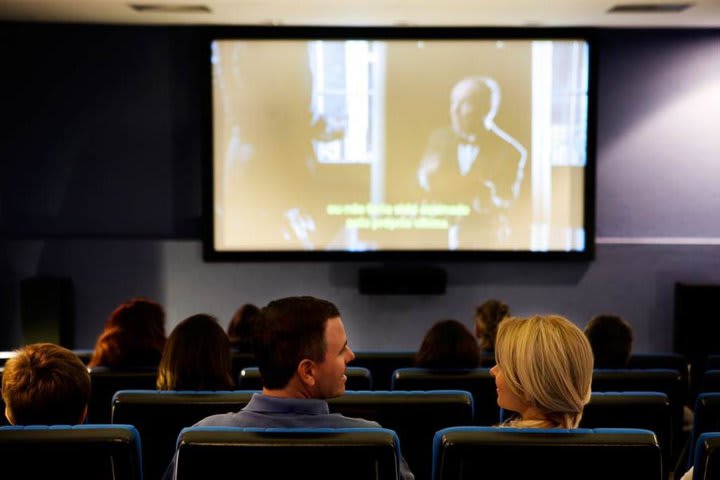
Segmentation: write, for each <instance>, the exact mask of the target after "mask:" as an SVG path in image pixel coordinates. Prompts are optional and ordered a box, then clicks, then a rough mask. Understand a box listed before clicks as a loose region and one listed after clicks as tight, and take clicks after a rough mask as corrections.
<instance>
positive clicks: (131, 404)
mask: <svg viewBox="0 0 720 480" xmlns="http://www.w3.org/2000/svg"><path fill="white" fill-rule="evenodd" d="M252 394H253V392H248V391H231V392H230V391H228V392H224V391H216V392H198V391H154V390H121V391H119V392H117V393H116V394H115V397H114V398H113V402H112V422H113V423H129V424H131V425H135V427H136V428H137V430H138V432H139V433H140V438H141V439H142V446H143V460H144V461H143V464H144V467H143V468H144V473H145V478H160V477H162V474H163V472H165V470H166V469H167V466H168V465H169V464H170V460H172V456H173V454H174V453H175V443H176V441H177V437H178V434H179V433H180V431H181V430H182V429H183V428H186V427H191V426H193V425H195V424H196V423H197V422H199V421H200V420H202V419H203V418H205V417H208V416H210V415H215V414H219V413H228V412H236V411H238V410H240V409H242V408H243V407H245V405H247V403H248V402H249V401H250V397H252Z"/></svg>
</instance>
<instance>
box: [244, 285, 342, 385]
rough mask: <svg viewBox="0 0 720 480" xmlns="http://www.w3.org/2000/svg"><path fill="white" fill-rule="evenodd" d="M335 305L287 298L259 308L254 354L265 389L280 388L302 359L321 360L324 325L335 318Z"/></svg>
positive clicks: (322, 355)
mask: <svg viewBox="0 0 720 480" xmlns="http://www.w3.org/2000/svg"><path fill="white" fill-rule="evenodd" d="M339 316H340V311H339V310H338V308H337V307H336V306H335V305H334V304H332V303H330V302H328V301H327V300H321V299H318V298H314V297H288V298H282V299H280V300H275V301H272V302H270V303H269V304H267V306H265V307H264V308H263V309H262V310H261V311H260V318H259V322H258V329H257V331H256V336H255V342H256V344H255V348H256V350H255V355H256V357H257V361H258V367H259V369H260V376H261V377H262V381H263V385H264V386H265V388H268V389H271V390H275V389H280V388H284V387H286V386H287V384H288V382H289V381H290V379H291V378H292V376H293V375H294V374H295V371H296V370H297V367H298V365H299V364H300V362H301V361H302V360H303V359H306V358H307V359H310V360H312V361H315V362H322V361H323V359H324V357H325V351H326V349H327V344H326V341H325V327H326V325H327V321H328V320H329V319H331V318H335V317H339Z"/></svg>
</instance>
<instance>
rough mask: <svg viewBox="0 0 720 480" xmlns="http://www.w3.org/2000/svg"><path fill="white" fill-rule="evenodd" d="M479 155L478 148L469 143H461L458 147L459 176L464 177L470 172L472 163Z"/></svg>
mask: <svg viewBox="0 0 720 480" xmlns="http://www.w3.org/2000/svg"><path fill="white" fill-rule="evenodd" d="M478 153H480V147H478V146H477V145H473V144H471V143H461V144H459V145H458V166H459V167H460V174H461V175H463V176H465V175H467V174H468V173H469V172H470V168H471V167H472V164H473V162H475V159H476V158H477V156H478Z"/></svg>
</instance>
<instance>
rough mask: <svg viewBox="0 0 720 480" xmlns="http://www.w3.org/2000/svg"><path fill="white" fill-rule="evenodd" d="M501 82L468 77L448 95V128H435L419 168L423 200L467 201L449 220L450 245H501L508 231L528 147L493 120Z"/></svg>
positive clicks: (497, 105)
mask: <svg viewBox="0 0 720 480" xmlns="http://www.w3.org/2000/svg"><path fill="white" fill-rule="evenodd" d="M500 100H501V94H500V86H499V85H498V83H497V82H496V81H495V80H494V79H492V78H490V77H486V76H472V77H466V78H463V79H462V80H460V81H459V82H457V83H456V84H455V85H454V86H453V88H452V91H451V94H450V126H449V127H443V128H438V129H436V130H434V131H433V132H432V133H431V135H430V138H429V140H428V143H427V146H426V148H425V153H424V155H423V157H422V160H421V161H420V165H419V167H418V169H417V181H418V184H419V186H420V187H421V189H422V190H424V191H425V192H426V194H425V201H426V203H441V204H457V203H463V204H466V205H467V206H468V207H470V209H471V213H470V215H469V216H467V217H459V218H455V219H450V228H449V230H448V248H450V249H451V250H454V249H462V248H501V247H502V243H503V241H504V240H505V239H506V238H507V237H508V236H509V235H510V233H511V232H510V226H509V221H508V211H509V210H510V208H511V207H512V206H513V204H514V203H515V201H516V200H517V198H518V196H519V195H520V188H521V185H522V180H523V176H524V173H525V164H526V161H527V150H526V148H525V147H524V146H523V145H522V144H521V143H520V142H519V141H517V140H516V139H515V138H513V137H512V136H511V135H509V134H508V133H507V132H505V131H504V130H502V129H501V128H499V127H498V126H497V125H496V124H495V116H496V114H497V112H498V109H499V107H500Z"/></svg>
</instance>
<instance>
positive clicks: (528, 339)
mask: <svg viewBox="0 0 720 480" xmlns="http://www.w3.org/2000/svg"><path fill="white" fill-rule="evenodd" d="M495 359H496V362H497V365H498V368H500V371H501V372H502V374H503V377H504V379H505V383H506V385H507V386H508V388H509V389H510V391H511V392H512V393H513V394H514V395H515V396H517V397H518V398H520V399H523V400H524V401H525V402H527V403H528V404H529V405H531V406H532V407H534V408H535V409H536V410H537V411H538V412H540V413H541V414H542V415H543V416H544V417H545V420H529V419H524V420H523V419H517V420H511V421H509V422H507V423H506V425H509V426H514V427H540V428H545V427H550V428H576V427H577V426H578V424H579V423H580V419H581V417H582V411H583V408H584V407H585V405H586V404H587V403H588V401H590V384H591V382H592V370H593V354H592V349H591V348H590V343H589V342H588V340H587V337H585V334H584V333H583V332H582V330H580V329H579V328H578V327H577V326H576V325H575V324H573V323H572V322H570V321H569V320H568V319H566V318H564V317H561V316H559V315H544V316H543V315H536V316H533V317H530V318H515V317H510V318H506V319H505V320H503V321H502V322H501V323H500V326H499V328H498V335H497V341H496V345H495Z"/></svg>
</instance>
